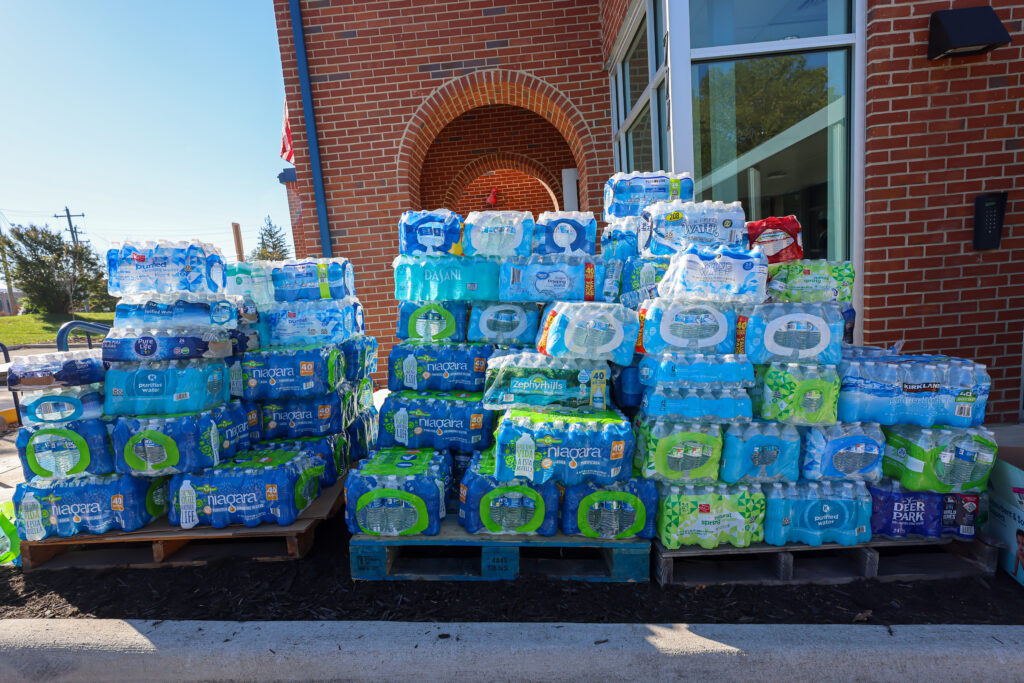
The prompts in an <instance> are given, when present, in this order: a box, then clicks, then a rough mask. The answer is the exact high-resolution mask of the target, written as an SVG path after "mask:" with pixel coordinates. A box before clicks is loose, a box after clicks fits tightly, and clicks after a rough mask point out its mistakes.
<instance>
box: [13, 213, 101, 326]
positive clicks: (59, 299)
mask: <svg viewBox="0 0 1024 683" xmlns="http://www.w3.org/2000/svg"><path fill="white" fill-rule="evenodd" d="M2 245H3V249H4V250H5V251H6V252H7V259H8V261H9V262H10V264H11V279H12V280H14V284H15V285H16V286H17V287H18V289H20V290H21V291H22V292H24V293H25V300H24V304H25V308H26V309H27V310H35V311H40V312H44V313H71V312H73V311H75V310H76V309H79V308H81V307H83V306H84V304H85V303H86V302H87V301H96V302H97V303H98V304H100V305H103V304H102V303H101V300H102V299H104V298H105V299H109V296H107V295H106V282H107V278H106V273H105V272H104V270H103V266H102V265H101V261H100V258H99V256H97V255H96V252H94V251H93V250H92V248H91V247H88V246H86V245H84V244H79V245H78V246H75V245H74V244H71V243H70V242H66V241H64V237H63V236H62V235H61V233H59V232H54V231H53V230H50V229H49V226H43V227H41V228H40V227H37V226H35V225H30V226H28V227H27V228H26V227H23V226H14V227H13V228H12V229H11V231H10V234H9V235H4V236H3V238H2Z"/></svg>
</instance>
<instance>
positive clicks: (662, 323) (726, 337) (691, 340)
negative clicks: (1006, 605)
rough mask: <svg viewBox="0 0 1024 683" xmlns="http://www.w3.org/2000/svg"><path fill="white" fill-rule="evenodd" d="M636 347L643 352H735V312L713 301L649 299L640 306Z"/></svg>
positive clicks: (729, 307)
mask: <svg viewBox="0 0 1024 683" xmlns="http://www.w3.org/2000/svg"><path fill="white" fill-rule="evenodd" d="M640 320H641V323H642V326H641V329H640V337H639V340H638V341H637V350H640V351H643V352H644V353H690V354H693V353H711V354H714V353H732V352H733V351H735V349H736V323H737V316H736V311H735V310H733V308H732V307H731V306H729V305H728V304H722V303H716V302H713V301H682V300H679V299H662V298H657V299H649V300H647V301H645V302H644V303H643V304H641V305H640Z"/></svg>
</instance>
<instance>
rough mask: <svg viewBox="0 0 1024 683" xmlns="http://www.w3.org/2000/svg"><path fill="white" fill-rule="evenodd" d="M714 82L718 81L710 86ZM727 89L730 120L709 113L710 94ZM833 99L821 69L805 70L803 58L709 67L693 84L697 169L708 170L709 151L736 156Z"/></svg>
mask: <svg viewBox="0 0 1024 683" xmlns="http://www.w3.org/2000/svg"><path fill="white" fill-rule="evenodd" d="M715 80H718V81H720V83H713V82H712V81H715ZM716 86H717V87H722V86H728V87H729V88H730V89H731V90H732V91H733V93H736V95H737V96H736V98H735V107H734V112H735V121H733V120H732V118H731V117H727V116H717V114H718V112H712V109H711V107H712V100H713V98H712V96H711V95H712V90H713V88H714V87H716ZM837 97H838V94H837V93H836V92H835V91H834V89H833V88H830V87H829V85H828V69H827V67H825V66H818V67H808V65H807V58H806V57H805V56H804V55H779V56H775V57H772V58H770V59H766V58H758V59H747V60H740V61H736V62H731V63H727V64H719V65H711V66H709V67H707V69H706V72H705V74H704V75H703V76H702V77H701V78H700V81H699V82H698V85H697V94H696V96H695V97H694V104H695V105H696V108H697V111H698V112H699V119H698V125H699V126H700V138H701V148H700V151H699V153H700V155H701V168H703V169H705V173H707V172H710V171H711V170H712V163H711V156H712V155H711V147H712V145H714V144H715V143H716V141H717V142H718V143H719V144H722V145H724V147H725V149H726V150H727V152H726V155H725V156H729V157H732V155H733V150H735V156H736V157H739V156H740V155H742V154H743V153H744V152H749V151H750V150H752V149H753V148H755V147H757V146H758V145H760V144H761V143H763V142H766V141H767V140H770V139H771V138H773V137H775V136H776V135H778V134H779V133H781V132H782V131H784V130H786V129H787V128H789V127H790V126H792V125H794V124H796V123H799V122H800V121H802V120H803V119H805V118H807V117H808V116H810V115H811V114H813V113H815V112H816V111H818V110H820V109H824V108H825V107H826V106H827V105H828V104H829V102H832V101H833V100H835V99H836V98H837Z"/></svg>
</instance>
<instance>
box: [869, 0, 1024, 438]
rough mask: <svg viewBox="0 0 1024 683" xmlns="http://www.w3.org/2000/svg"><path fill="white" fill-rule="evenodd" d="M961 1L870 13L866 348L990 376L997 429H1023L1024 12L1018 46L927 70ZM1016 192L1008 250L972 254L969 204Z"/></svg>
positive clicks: (1000, 6) (1012, 8) (1009, 15)
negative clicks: (984, 369)
mask: <svg viewBox="0 0 1024 683" xmlns="http://www.w3.org/2000/svg"><path fill="white" fill-rule="evenodd" d="M977 4H979V3H977V2H975V1H974V0H967V1H966V2H959V1H958V2H949V1H948V0H946V1H943V2H914V1H912V0H896V1H895V2H882V1H880V0H870V1H869V3H868V5H869V13H868V36H867V45H868V54H867V73H868V82H867V122H866V123H867V149H866V159H865V163H866V168H865V178H866V180H865V187H866V191H865V201H866V204H865V218H864V233H865V242H864V248H865V252H864V253H865V267H864V270H865V272H864V274H863V277H864V309H865V310H864V331H865V334H864V336H865V341H866V342H868V343H872V344H887V343H891V342H895V341H898V340H900V339H906V340H907V346H906V350H908V351H927V352H941V353H949V354H954V355H958V356H965V357H968V358H974V359H976V360H977V361H978V362H982V363H986V364H987V365H988V366H989V372H990V373H991V375H992V377H993V390H992V395H991V397H990V401H989V409H988V416H989V419H990V421H1002V420H1009V419H1015V418H1016V416H1017V411H1018V406H1019V402H1020V396H1021V382H1020V378H1021V352H1022V348H1021V345H1022V335H1024V225H1022V221H1024V185H1022V178H1024V59H1022V58H1024V49H1022V47H1021V46H1022V45H1024V35H1022V33H1021V23H1022V20H1024V3H1022V2H1005V1H1000V0H996V1H995V2H993V3H992V5H993V6H994V7H995V8H996V12H997V13H998V15H999V17H1000V18H1001V19H1002V21H1003V25H1004V26H1006V27H1007V29H1008V30H1009V31H1010V34H1011V37H1012V39H1013V43H1012V44H1011V45H1009V46H1007V47H1000V48H997V49H996V50H995V51H993V52H990V53H988V54H986V55H981V56H975V57H954V58H951V59H940V60H937V61H934V62H930V61H928V59H927V52H928V20H929V15H930V14H931V13H932V12H934V11H937V10H942V9H950V8H951V7H965V6H973V5H977ZM1004 190H1007V191H1009V193H1010V196H1009V204H1008V206H1007V214H1006V220H1005V228H1004V232H1003V241H1002V247H1001V248H1000V249H998V250H992V251H974V249H973V247H972V244H971V239H972V228H973V222H974V197H975V195H977V194H980V193H983V192H992V191H1004Z"/></svg>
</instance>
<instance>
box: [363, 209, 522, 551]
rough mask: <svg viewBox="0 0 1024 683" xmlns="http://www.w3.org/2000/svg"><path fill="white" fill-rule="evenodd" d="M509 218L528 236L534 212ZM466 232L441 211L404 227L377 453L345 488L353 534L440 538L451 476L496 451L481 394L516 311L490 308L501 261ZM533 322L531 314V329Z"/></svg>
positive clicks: (411, 216) (416, 214) (408, 219)
mask: <svg viewBox="0 0 1024 683" xmlns="http://www.w3.org/2000/svg"><path fill="white" fill-rule="evenodd" d="M506 218H507V224H506V227H507V228H508V229H509V230H510V231H511V232H512V234H513V236H516V235H518V237H519V238H520V239H522V237H523V234H524V231H529V233H530V234H532V228H533V219H532V217H531V216H530V215H529V214H525V215H523V214H516V213H512V214H507V215H506ZM462 228H463V225H462V218H461V217H460V216H459V215H458V214H455V213H452V212H451V211H447V210H443V209H441V210H436V211H408V212H406V213H404V214H402V216H401V219H400V221H399V256H398V257H397V258H396V259H395V263H394V267H395V298H396V299H397V300H398V301H399V305H398V321H397V323H398V324H397V327H398V329H397V333H396V336H397V337H398V338H399V339H400V340H401V342H400V343H399V344H397V345H395V346H394V347H392V349H391V352H390V354H389V356H388V389H389V390H390V393H389V395H388V396H387V398H386V399H385V401H384V403H383V405H382V406H381V411H380V418H379V425H378V442H377V445H379V446H380V449H378V450H375V451H373V452H372V453H371V455H370V457H369V458H368V459H366V460H364V461H362V462H360V463H359V465H358V467H357V468H356V469H355V470H354V471H353V472H352V473H351V474H350V475H349V479H348V481H347V482H346V485H345V493H346V501H347V506H346V520H347V523H348V526H349V529H350V531H351V532H352V533H354V534H357V533H365V534H374V535H397V534H403V535H407V534H416V533H423V534H428V535H435V534H437V533H438V531H439V530H440V526H439V525H440V523H441V520H442V519H443V518H444V517H445V515H446V514H447V510H448V506H449V505H450V504H451V503H452V502H453V501H452V498H453V496H454V488H453V482H454V481H455V477H456V476H460V475H459V474H458V473H459V472H461V470H464V469H465V467H466V465H467V463H468V462H469V460H470V458H471V457H472V455H473V453H474V452H478V451H479V450H481V449H485V448H487V447H488V446H490V445H491V441H492V439H493V434H492V432H493V413H492V412H491V411H489V410H485V409H484V407H483V402H482V398H483V396H482V394H481V390H482V389H483V388H484V375H485V371H486V368H487V360H488V358H490V356H491V354H492V353H493V352H494V348H495V344H494V342H495V341H502V342H504V343H509V342H508V341H506V339H505V337H506V336H508V338H509V339H514V337H515V334H516V333H517V332H516V330H515V329H513V328H516V327H517V324H513V325H512V326H511V328H508V327H505V326H503V324H504V323H503V321H504V320H506V318H507V317H508V315H515V314H516V313H517V310H515V309H513V310H512V311H511V312H509V311H504V310H497V311H492V308H491V307H492V306H493V304H488V303H487V302H494V301H497V299H498V266H499V263H500V259H499V258H497V257H495V256H490V255H489V254H490V252H489V250H488V245H489V243H488V242H487V241H486V240H483V241H481V242H480V243H479V244H474V243H466V244H465V245H463V242H462ZM517 231H518V232H517ZM527 240H528V238H527ZM527 244H528V242H527ZM470 305H472V306H473V326H472V331H470V330H468V329H467V320H468V318H469V316H470V313H469V308H470ZM518 312H519V313H521V311H518ZM481 313H484V314H485V315H484V317H485V320H484V322H483V323H481V322H480V316H481ZM520 317H521V316H520ZM536 317H537V312H536V310H534V311H533V320H532V324H533V326H534V328H536V324H537V322H536ZM495 320H496V321H497V322H495ZM516 320H519V318H516ZM503 331H508V332H511V334H509V335H504V334H503V333H502V332H503Z"/></svg>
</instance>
